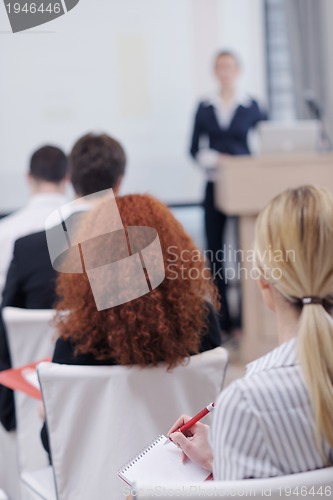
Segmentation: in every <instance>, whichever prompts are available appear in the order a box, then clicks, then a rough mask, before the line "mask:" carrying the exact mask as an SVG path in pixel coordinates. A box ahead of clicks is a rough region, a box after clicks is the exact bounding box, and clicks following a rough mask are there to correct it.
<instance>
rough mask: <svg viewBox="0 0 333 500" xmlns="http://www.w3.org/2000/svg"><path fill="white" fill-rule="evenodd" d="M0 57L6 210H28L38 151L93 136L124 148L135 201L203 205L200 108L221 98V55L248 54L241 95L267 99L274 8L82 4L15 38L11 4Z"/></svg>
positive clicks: (0, 12) (192, 0)
mask: <svg viewBox="0 0 333 500" xmlns="http://www.w3.org/2000/svg"><path fill="white" fill-rule="evenodd" d="M0 47H1V50H0V67H1V79H0V109H1V114H0V138H1V139H0V141H1V148H0V155H1V159H0V189H1V196H0V212H6V211H10V210H13V209H16V208H19V207H20V206H22V205H23V204H24V203H25V202H26V200H27V197H28V192H27V188H26V183H25V172H26V169H27V165H28V159H29V156H30V154H31V152H32V151H33V150H34V149H36V148H37V147H39V146H41V145H43V144H45V143H48V144H55V145H59V146H61V147H63V148H64V149H65V150H66V152H69V151H70V148H71V146H72V144H73V142H74V141H75V140H76V139H77V138H78V137H79V136H81V135H82V134H84V133H86V132H88V131H94V132H101V131H105V132H107V133H109V134H111V135H113V136H114V137H116V138H118V139H119V140H120V141H121V142H122V143H123V144H124V146H125V149H126V152H127V154H128V170H127V175H126V178H125V181H124V183H123V186H122V193H123V194H125V193H128V192H148V193H151V194H153V195H155V196H157V197H159V198H160V199H162V200H163V201H165V202H167V203H192V202H194V203H195V202H198V201H200V200H201V198H202V191H203V184H204V176H203V174H202V172H200V170H199V168H198V167H197V166H195V165H194V164H193V162H192V160H191V159H190V157H189V154H188V149H189V141H190V135H191V128H192V120H193V114H194V111H195V108H196V105H197V102H198V100H199V99H200V98H202V97H205V96H207V95H209V94H210V93H212V92H213V91H214V88H215V83H214V79H213V77H212V58H213V56H214V54H215V53H216V51H217V50H218V49H221V48H229V49H232V50H235V51H236V52H237V53H238V54H239V56H240V58H241V60H242V62H243V76H242V80H241V86H242V87H243V88H244V89H246V90H247V91H248V92H249V93H251V94H252V95H253V96H254V97H256V98H258V99H259V100H265V88H266V83H265V43H264V6H263V0H251V2H249V1H248V0H98V1H93V0H80V2H79V3H78V5H77V6H76V7H75V8H73V9H72V10H71V11H70V12H68V13H67V14H65V15H64V16H61V17H59V18H58V19H55V20H54V21H52V22H50V23H48V24H45V25H41V26H39V27H36V28H33V29H31V30H29V31H26V32H21V33H15V34H13V33H12V32H11V31H10V25H9V22H8V19H7V17H6V12H5V8H4V5H3V3H1V4H0Z"/></svg>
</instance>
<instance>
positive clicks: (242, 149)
mask: <svg viewBox="0 0 333 500" xmlns="http://www.w3.org/2000/svg"><path fill="white" fill-rule="evenodd" d="M266 119H267V115H266V113H264V112H263V111H262V110H261V109H260V108H259V105H258V103H257V102H256V101H255V100H254V99H252V100H250V101H249V105H248V106H244V105H240V106H238V108H237V109H236V111H235V114H234V116H233V118H232V120H231V123H230V125H229V127H228V128H221V127H220V125H219V123H218V121H217V118H216V114H215V109H214V106H213V104H211V103H210V102H209V101H203V102H201V103H200V104H199V107H198V109H197V112H196V115H195V119H194V127H193V134H192V141H191V148H190V152H191V155H192V156H193V157H194V158H195V157H196V155H197V153H198V151H199V149H200V147H199V145H200V139H201V138H202V137H206V138H207V139H208V145H209V148H210V149H214V150H215V151H218V152H219V153H224V154H229V155H248V154H250V150H249V146H248V142H247V138H248V133H249V131H250V130H251V129H252V128H253V127H255V126H256V125H257V123H258V122H259V121H261V120H266Z"/></svg>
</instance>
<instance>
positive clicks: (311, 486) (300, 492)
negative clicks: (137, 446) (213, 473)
mask: <svg viewBox="0 0 333 500" xmlns="http://www.w3.org/2000/svg"><path fill="white" fill-rule="evenodd" d="M131 490H132V491H131ZM177 492H178V494H177ZM179 492H181V495H180V494H179ZM130 493H131V494H133V495H134V498H135V499H136V500H151V499H153V498H159V499H160V500H167V499H170V498H174V497H180V496H182V497H186V498H192V499H193V500H199V499H200V500H201V499H202V498H220V499H221V500H222V499H223V500H230V499H233V500H234V499H237V498H240V499H242V500H243V499H244V498H248V497H250V498H255V499H256V500H258V499H260V498H263V499H264V498H267V497H268V498H270V499H271V500H281V499H283V498H285V499H292V500H299V499H300V498H309V499H310V498H311V499H314V500H315V499H318V500H319V499H320V500H323V498H332V496H333V467H330V468H327V469H319V470H315V471H310V472H303V473H302V474H293V475H290V476H279V477H275V478H269V479H246V480H243V481H224V482H219V481H205V482H203V483H191V484H186V483H174V482H172V481H170V482H166V483H165V484H154V483H153V482H151V483H150V484H147V483H145V484H143V483H140V482H138V484H136V485H135V487H134V488H132V489H131V488H130V487H128V488H127V489H126V494H127V495H129V494H130Z"/></svg>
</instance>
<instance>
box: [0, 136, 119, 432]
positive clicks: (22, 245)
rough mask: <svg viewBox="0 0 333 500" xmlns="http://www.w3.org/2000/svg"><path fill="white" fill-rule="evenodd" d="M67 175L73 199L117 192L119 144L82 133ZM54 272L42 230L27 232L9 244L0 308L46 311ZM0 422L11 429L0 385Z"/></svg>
mask: <svg viewBox="0 0 333 500" xmlns="http://www.w3.org/2000/svg"><path fill="white" fill-rule="evenodd" d="M69 160H70V178H71V182H72V184H73V187H74V191H75V194H76V197H77V198H81V197H83V196H87V195H90V194H93V193H97V192H99V191H102V190H105V189H110V188H112V189H113V191H114V193H115V194H117V192H118V190H119V187H120V183H121V180H122V178H123V176H124V173H125V165H126V155H125V152H124V150H123V148H122V146H121V144H120V143H119V142H118V141H116V140H115V139H113V138H111V137H109V136H107V135H105V134H102V135H93V134H88V135H86V136H84V137H82V138H81V139H79V140H78V141H77V143H76V144H75V145H74V147H73V150H72V152H71V155H70V158H69ZM88 208H89V207H88V206H87V205H85V206H82V205H80V204H78V206H77V211H76V212H74V213H72V214H70V215H69V216H68V219H66V224H67V223H70V224H72V223H73V221H74V223H75V220H78V219H79V218H80V217H79V214H80V213H81V214H82V211H83V210H87V209H88ZM55 278H56V272H55V270H54V269H53V267H52V264H51V260H50V256H49V250H48V245H47V240H46V232H45V231H41V232H39V233H35V234H31V235H28V236H25V237H24V238H20V239H19V240H17V241H16V242H15V245H14V255H13V260H12V262H11V265H10V267H9V270H8V275H7V280H6V284H5V287H4V291H3V300H2V304H1V308H3V307H5V306H12V307H23V308H27V309H51V308H52V307H53V305H54V300H55ZM10 367H11V360H10V353H9V350H8V343H7V338H6V332H5V329H4V325H3V323H2V321H0V370H6V369H8V368H10ZM0 422H1V423H2V424H3V426H4V427H5V429H6V430H8V431H9V430H13V429H15V426H16V424H15V411H14V399H13V392H12V391H11V390H10V389H7V388H6V387H3V386H1V385H0Z"/></svg>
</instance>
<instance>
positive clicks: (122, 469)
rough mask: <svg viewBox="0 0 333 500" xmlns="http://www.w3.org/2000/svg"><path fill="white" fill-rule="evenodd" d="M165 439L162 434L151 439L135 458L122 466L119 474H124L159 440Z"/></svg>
mask: <svg viewBox="0 0 333 500" xmlns="http://www.w3.org/2000/svg"><path fill="white" fill-rule="evenodd" d="M163 438H164V439H165V436H163V434H160V435H159V436H157V437H156V438H155V439H153V440H152V441H151V442H150V443H149V444H148V446H146V447H145V448H143V449H142V450H141V451H140V452H139V453H138V454H137V455H135V457H133V458H132V459H131V460H130V461H129V462H127V464H126V465H124V466H123V467H122V468H121V469H120V470H119V472H121V473H122V474H123V473H124V472H126V471H127V470H128V469H130V468H131V467H132V466H133V465H134V464H136V462H138V461H139V460H140V459H141V458H142V457H143V456H144V455H146V453H148V451H150V450H151V449H152V448H153V447H154V446H155V445H156V444H157V443H159V442H160V441H161V439H163Z"/></svg>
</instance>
